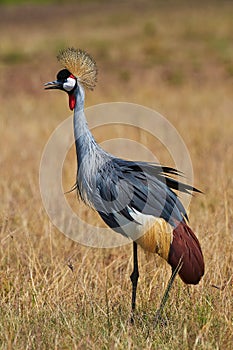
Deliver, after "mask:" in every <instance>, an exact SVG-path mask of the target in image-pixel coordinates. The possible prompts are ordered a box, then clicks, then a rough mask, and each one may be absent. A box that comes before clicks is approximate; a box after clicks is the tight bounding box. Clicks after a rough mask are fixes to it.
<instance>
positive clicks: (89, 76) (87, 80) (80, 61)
mask: <svg viewBox="0 0 233 350" xmlns="http://www.w3.org/2000/svg"><path fill="white" fill-rule="evenodd" d="M57 59H58V61H59V62H60V63H61V65H62V66H63V67H64V68H66V69H68V71H69V72H70V73H72V74H73V75H74V76H75V77H76V78H77V79H78V81H79V82H80V83H81V84H83V85H84V87H86V88H87V89H89V90H93V89H94V87H95V86H96V83H97V72H98V70H97V66H96V63H95V61H94V59H93V58H92V57H91V56H90V55H89V54H88V53H87V52H85V51H84V50H81V49H75V48H73V47H71V48H67V49H63V50H61V51H60V52H59V54H58V55H57Z"/></svg>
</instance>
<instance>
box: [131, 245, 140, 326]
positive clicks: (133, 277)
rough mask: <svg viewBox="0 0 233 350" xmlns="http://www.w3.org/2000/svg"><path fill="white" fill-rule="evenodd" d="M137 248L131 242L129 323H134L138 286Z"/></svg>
mask: <svg viewBox="0 0 233 350" xmlns="http://www.w3.org/2000/svg"><path fill="white" fill-rule="evenodd" d="M137 248H138V246H137V243H136V242H133V272H132V274H131V275H130V279H131V282H132V310H131V323H134V311H135V308H136V294H137V285H138V277H139V272H138V249H137Z"/></svg>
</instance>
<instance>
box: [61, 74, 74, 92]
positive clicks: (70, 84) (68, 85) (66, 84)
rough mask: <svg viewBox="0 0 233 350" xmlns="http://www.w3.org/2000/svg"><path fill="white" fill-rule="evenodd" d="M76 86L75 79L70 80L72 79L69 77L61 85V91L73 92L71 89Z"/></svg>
mask: <svg viewBox="0 0 233 350" xmlns="http://www.w3.org/2000/svg"><path fill="white" fill-rule="evenodd" d="M75 85H76V79H75V78H72V77H69V78H67V79H66V81H65V82H64V83H63V89H64V90H65V91H68V92H69V91H71V90H73V88H74V87H75Z"/></svg>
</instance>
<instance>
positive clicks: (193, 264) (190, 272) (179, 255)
mask: <svg viewBox="0 0 233 350" xmlns="http://www.w3.org/2000/svg"><path fill="white" fill-rule="evenodd" d="M180 259H181V261H182V263H183V265H182V267H181V269H180V272H179V275H180V278H181V279H182V280H183V282H184V283H186V284H197V283H198V282H199V281H200V279H201V277H202V276H203V275H204V269H205V267H204V258H203V255H202V251H201V246H200V243H199V241H198V239H197V237H196V236H195V234H194V233H193V231H192V230H191V228H190V227H189V226H188V225H187V224H186V223H185V222H184V221H182V222H180V223H179V224H178V225H177V227H176V228H175V229H174V230H173V240H172V243H171V246H170V251H169V256H168V263H169V264H170V265H171V267H172V269H175V268H176V267H177V265H178V264H179V261H180Z"/></svg>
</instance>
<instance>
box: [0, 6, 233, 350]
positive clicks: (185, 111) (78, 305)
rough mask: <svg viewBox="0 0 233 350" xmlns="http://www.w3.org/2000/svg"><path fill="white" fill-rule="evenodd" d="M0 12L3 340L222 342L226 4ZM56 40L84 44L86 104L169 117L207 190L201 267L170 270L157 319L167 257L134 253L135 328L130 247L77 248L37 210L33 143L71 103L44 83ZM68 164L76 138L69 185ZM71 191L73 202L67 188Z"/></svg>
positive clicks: (228, 94)
mask: <svg viewBox="0 0 233 350" xmlns="http://www.w3.org/2000/svg"><path fill="white" fill-rule="evenodd" d="M0 11H1V21H0V33H1V34H0V35H1V40H0V87H1V95H0V106H1V107H0V108H1V116H0V121H1V124H0V128H1V139H0V145H1V153H0V164H1V178H0V189H1V202H0V234H1V236H0V240H1V246H0V249H1V255H0V264H1V267H0V294H1V295H0V348H1V349H113V348H116V349H211V350H212V349H226V350H227V349H228V350H230V349H232V346H233V323H232V322H233V288H232V287H233V285H232V283H233V282H232V276H233V255H232V244H233V232H232V231H233V226H232V219H233V217H232V216H233V212H232V204H233V190H232V188H233V186H232V185H233V181H232V171H233V162H232V152H233V144H232V136H233V122H232V109H233V103H232V93H233V88H232V81H233V63H232V62H233V61H232V55H233V46H232V43H233V38H232V13H233V7H232V4H231V3H230V2H224V1H221V2H220V1H219V2H217V1H216V2H210V1H209V2H196V3H195V4H194V2H193V4H191V3H190V4H188V3H187V2H186V3H185V2H183V3H182V2H179V1H167V2H165V3H164V2H162V1H161V2H160V1H159V2H152V1H149V0H148V1H136V2H133V1H127V2H113V1H112V2H111V1H110V2H107V1H106V2H100V3H98V2H96V1H95V2H91V1H88V2H85V1H82V2H81V4H80V5H77V4H75V3H74V2H70V3H69V4H67V3H65V2H64V3H63V2H61V3H59V4H55V3H52V4H46V5H21V6H19V5H18V6H15V5H1V7H0ZM66 46H74V47H81V48H83V49H86V50H88V51H89V52H90V53H91V54H92V55H93V56H94V57H95V59H96V61H97V63H98V66H99V81H98V85H97V87H96V89H95V90H94V92H91V93H88V95H87V106H90V105H93V104H97V103H101V102H108V101H128V102H134V103H138V104H142V105H145V106H148V107H151V108H153V109H155V110H157V111H159V112H160V113H162V114H163V115H164V116H166V117H167V119H168V120H169V121H170V122H171V123H173V125H174V126H175V127H176V129H177V130H178V131H179V133H180V135H181V136H182V137H183V139H184V141H185V143H186V145H187V147H188V150H189V152H190V155H191V158H192V162H193V168H194V175H195V186H197V187H198V188H200V189H201V190H202V191H203V192H204V194H203V195H197V196H195V198H194V199H193V200H192V203H191V208H190V224H191V226H192V228H193V229H194V231H195V232H196V233H197V235H198V237H199V239H200V242H201V245H202V247H203V253H204V256H205V263H206V272H205V276H204V278H203V279H202V281H201V282H200V284H199V285H198V286H185V285H184V284H183V283H182V281H181V280H180V279H179V278H177V280H176V281H175V284H174V287H173V289H172V292H171V295H170V298H169V300H168V302H167V305H166V309H165V314H164V317H165V318H167V325H164V326H157V327H155V326H154V323H153V317H154V314H155V311H156V308H157V307H158V305H159V302H160V299H161V296H162V294H163V291H164V289H165V286H166V283H167V281H168V279H169V275H170V268H169V267H168V266H167V264H166V263H165V262H163V261H162V260H161V259H160V258H159V257H157V256H154V255H150V254H145V253H144V252H143V251H142V250H140V251H139V261H140V264H139V265H140V279H139V286H138V319H137V321H136V324H135V326H131V325H130V324H129V322H128V321H129V316H130V302H131V283H130V280H129V275H130V273H131V270H132V251H131V246H130V245H128V246H123V247H119V248H114V249H97V248H90V247H84V246H81V245H79V244H77V243H75V242H73V241H71V240H69V239H68V238H66V237H65V236H64V235H63V234H61V233H60V232H59V231H58V230H57V229H56V228H55V227H54V226H53V225H52V224H51V222H50V221H49V218H48V216H47V214H46V212H45V210H44V208H43V205H42V201H41V197H40V190H39V183H38V173H39V164H40V159H41V155H42V151H43V147H44V145H45V143H46V142H47V140H48V138H49V136H50V134H51V133H52V131H53V130H54V128H55V127H56V126H57V125H58V124H59V123H60V122H61V121H62V120H64V119H65V118H66V117H68V116H69V115H70V112H69V110H68V106H67V97H66V96H64V95H62V93H61V92H53V93H52V92H51V93H48V92H45V91H44V90H43V86H42V84H43V83H44V82H46V81H49V80H53V79H54V77H55V74H56V72H57V71H58V70H59V69H60V66H59V65H58V63H57V62H56V58H55V56H56V54H57V51H58V50H59V49H60V48H63V47H66ZM109 132H111V131H109ZM136 136H137V135H136ZM104 137H105V135H101V133H100V134H99V135H96V138H97V140H98V141H101V140H102V138H104ZM155 153H156V150H155ZM156 156H157V157H158V158H159V159H160V155H158V154H156ZM160 160H161V161H162V162H163V163H166V164H169V165H172V164H171V163H170V160H169V159H168V158H167V159H166V156H164V158H163V156H162V159H160ZM75 168H76V164H75V153H74V149H72V150H71V152H70V154H69V161H68V162H66V164H65V169H64V182H65V184H64V186H65V188H66V189H69V188H70V187H71V186H72V185H73V183H74V181H75ZM69 196H71V198H73V201H74V202H75V200H76V199H75V198H76V197H75V193H71V194H70V195H69ZM79 205H80V204H79V203H77V204H76V206H77V207H79ZM81 210H82V211H83V213H84V215H85V216H86V218H87V220H89V221H90V222H91V220H94V219H93V213H92V212H90V211H88V210H87V209H85V208H82V209H81ZM71 265H72V266H73V271H72V269H71V268H69V266H71Z"/></svg>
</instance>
